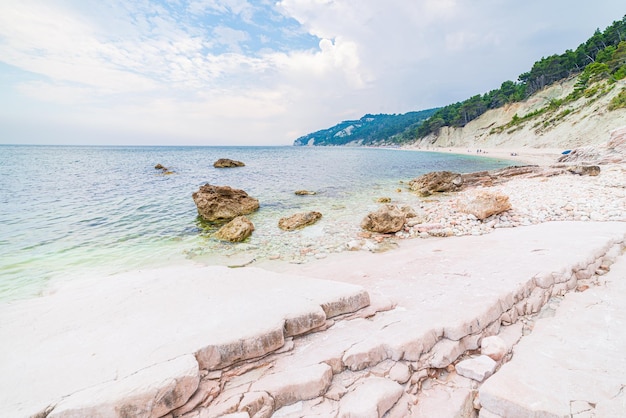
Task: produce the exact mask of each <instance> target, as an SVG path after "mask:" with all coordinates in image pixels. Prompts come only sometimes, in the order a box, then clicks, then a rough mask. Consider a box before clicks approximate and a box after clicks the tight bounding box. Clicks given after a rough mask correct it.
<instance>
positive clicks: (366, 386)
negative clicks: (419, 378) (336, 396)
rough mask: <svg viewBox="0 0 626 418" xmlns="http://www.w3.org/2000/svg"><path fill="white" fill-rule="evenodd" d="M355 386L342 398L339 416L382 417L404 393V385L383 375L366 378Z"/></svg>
mask: <svg viewBox="0 0 626 418" xmlns="http://www.w3.org/2000/svg"><path fill="white" fill-rule="evenodd" d="M355 386H356V387H355V389H354V390H353V391H351V392H348V393H347V394H346V395H345V396H344V397H343V398H342V399H341V401H340V403H339V414H338V415H337V418H380V417H382V416H383V415H385V413H386V412H387V411H389V410H390V409H391V408H392V407H393V406H394V405H395V403H396V402H397V401H398V399H400V397H401V396H402V394H403V393H404V391H403V390H402V386H400V385H399V384H397V383H396V382H394V381H391V380H389V379H385V378H381V377H371V378H367V379H364V380H363V381H362V382H358V383H357V384H356V385H355Z"/></svg>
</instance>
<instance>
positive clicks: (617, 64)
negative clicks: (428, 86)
mask: <svg viewBox="0 0 626 418" xmlns="http://www.w3.org/2000/svg"><path fill="white" fill-rule="evenodd" d="M575 74H581V79H580V80H579V84H580V83H582V84H581V85H582V87H584V86H585V85H586V83H587V82H588V81H589V80H590V79H591V81H594V80H593V78H594V77H596V78H597V77H608V78H612V79H614V80H615V79H621V78H624V76H626V15H625V16H624V17H623V18H622V20H618V21H615V22H613V24H612V25H611V26H609V27H608V28H606V29H605V30H604V32H600V30H599V29H598V30H596V32H595V33H594V34H593V36H592V37H591V38H589V39H588V40H587V41H586V42H584V43H582V44H580V45H579V46H578V48H576V50H569V49H568V50H567V51H565V52H564V53H563V54H561V55H552V56H549V57H545V58H542V59H541V60H539V61H537V62H535V64H534V65H533V67H532V68H531V70H530V71H528V72H526V73H523V74H521V75H520V76H519V78H518V81H517V82H513V81H505V82H504V83H502V85H501V86H500V88H499V89H496V90H492V91H490V92H489V93H485V94H483V95H476V96H473V97H470V98H469V99H467V100H465V101H463V102H458V103H454V104H451V105H447V106H445V107H443V108H440V109H439V110H438V111H437V112H435V114H434V115H433V116H432V117H431V118H430V119H428V120H426V121H424V122H423V123H422V124H421V125H420V126H419V128H418V129H417V137H419V138H423V137H425V136H426V135H428V134H430V133H436V132H438V130H439V129H440V128H441V127H443V126H456V127H460V126H464V125H465V124H467V123H468V122H470V121H471V120H473V119H476V118H477V117H479V116H480V115H482V114H483V113H485V112H486V111H487V110H489V109H495V108H498V107H500V106H503V105H504V104H506V103H512V102H517V101H521V100H524V99H525V98H527V97H528V96H530V95H531V94H533V93H535V92H536V91H539V90H541V89H543V88H544V87H546V86H548V85H550V84H552V83H554V82H556V81H559V80H563V79H565V78H568V77H570V76H572V75H575Z"/></svg>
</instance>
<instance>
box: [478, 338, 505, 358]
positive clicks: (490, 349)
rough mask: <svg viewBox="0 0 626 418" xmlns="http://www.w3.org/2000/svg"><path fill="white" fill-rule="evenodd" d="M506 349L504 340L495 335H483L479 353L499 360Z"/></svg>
mask: <svg viewBox="0 0 626 418" xmlns="http://www.w3.org/2000/svg"><path fill="white" fill-rule="evenodd" d="M507 351H508V347H507V345H506V342H504V340H503V339H502V338H500V337H498V336H497V335H493V336H491V337H485V338H483V340H482V341H481V343H480V354H482V355H485V356H488V357H490V358H491V359H493V360H495V361H500V360H501V359H502V357H504V356H505V355H506V353H507Z"/></svg>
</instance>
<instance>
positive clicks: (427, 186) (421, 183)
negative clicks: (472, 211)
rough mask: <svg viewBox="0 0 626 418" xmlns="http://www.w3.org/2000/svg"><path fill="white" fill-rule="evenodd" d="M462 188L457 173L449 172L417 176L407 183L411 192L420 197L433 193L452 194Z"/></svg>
mask: <svg viewBox="0 0 626 418" xmlns="http://www.w3.org/2000/svg"><path fill="white" fill-rule="evenodd" d="M461 186H463V178H462V177H461V174H459V173H453V172H451V171H433V172H431V173H426V174H424V175H422V176H419V177H417V178H415V179H413V180H411V181H410V182H409V187H410V188H411V190H412V191H414V192H417V194H419V195H420V196H430V195H431V194H433V193H444V192H454V191H457V190H459V188H460V187H461Z"/></svg>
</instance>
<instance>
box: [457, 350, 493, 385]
mask: <svg viewBox="0 0 626 418" xmlns="http://www.w3.org/2000/svg"><path fill="white" fill-rule="evenodd" d="M496 366H497V363H496V362H495V361H494V360H493V359H492V358H490V357H488V356H485V355H481V356H478V357H474V358H470V359H467V360H463V361H461V362H459V363H458V364H457V365H456V372H457V373H458V374H460V375H461V376H464V377H467V378H469V379H473V380H476V381H477V382H482V381H483V380H485V379H486V378H488V377H489V376H491V375H492V374H493V372H494V371H495V370H496Z"/></svg>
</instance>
